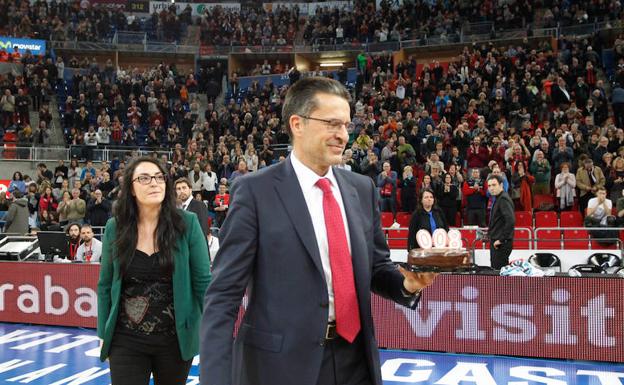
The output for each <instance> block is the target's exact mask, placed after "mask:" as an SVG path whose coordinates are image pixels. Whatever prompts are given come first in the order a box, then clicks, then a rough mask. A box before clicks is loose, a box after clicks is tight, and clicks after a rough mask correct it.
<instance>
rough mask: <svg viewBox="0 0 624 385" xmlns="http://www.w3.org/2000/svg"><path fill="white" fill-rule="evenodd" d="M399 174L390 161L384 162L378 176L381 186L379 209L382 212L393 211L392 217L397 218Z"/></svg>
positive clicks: (378, 185) (379, 185) (379, 186)
mask: <svg viewBox="0 0 624 385" xmlns="http://www.w3.org/2000/svg"><path fill="white" fill-rule="evenodd" d="M397 181H398V176H397V173H396V171H393V170H392V169H391V168H390V163H389V162H384V163H383V166H382V171H381V173H379V175H378V176H377V187H378V188H379V196H380V198H379V209H380V210H381V211H382V212H387V211H391V212H392V217H393V218H396V203H397V202H396V189H397Z"/></svg>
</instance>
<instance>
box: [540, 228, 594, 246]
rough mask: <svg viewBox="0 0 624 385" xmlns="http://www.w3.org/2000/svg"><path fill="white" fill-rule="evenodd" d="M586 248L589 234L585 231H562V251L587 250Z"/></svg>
mask: <svg viewBox="0 0 624 385" xmlns="http://www.w3.org/2000/svg"><path fill="white" fill-rule="evenodd" d="M540 233H541V232H540ZM588 247H589V232H587V230H563V248H564V249H582V250H587V248H588Z"/></svg>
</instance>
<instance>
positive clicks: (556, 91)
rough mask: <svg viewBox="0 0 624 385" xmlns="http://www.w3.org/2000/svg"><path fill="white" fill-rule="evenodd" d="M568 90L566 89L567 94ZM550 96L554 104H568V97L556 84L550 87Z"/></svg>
mask: <svg viewBox="0 0 624 385" xmlns="http://www.w3.org/2000/svg"><path fill="white" fill-rule="evenodd" d="M569 94H570V91H568V95H569ZM550 98H551V100H552V102H553V104H554V105H555V106H558V105H560V104H570V98H568V97H567V96H566V94H565V93H564V92H563V91H562V90H561V87H559V85H558V84H554V85H553V86H552V88H551V89H550Z"/></svg>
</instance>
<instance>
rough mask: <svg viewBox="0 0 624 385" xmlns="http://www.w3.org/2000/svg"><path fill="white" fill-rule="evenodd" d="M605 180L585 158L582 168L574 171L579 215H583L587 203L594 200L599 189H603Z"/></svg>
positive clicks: (599, 170) (589, 160)
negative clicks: (577, 190) (577, 191)
mask: <svg viewBox="0 0 624 385" xmlns="http://www.w3.org/2000/svg"><path fill="white" fill-rule="evenodd" d="M605 183H606V179H605V176H604V173H603V172H602V170H601V169H600V167H598V166H594V162H593V161H592V160H591V159H589V158H587V159H585V160H584V161H583V167H579V169H578V170H577V171H576V187H578V189H579V191H580V193H579V194H580V196H579V209H580V210H581V214H583V215H585V210H586V209H587V203H588V202H589V200H590V199H592V198H594V197H595V196H596V195H595V194H596V191H598V189H599V188H604V187H605Z"/></svg>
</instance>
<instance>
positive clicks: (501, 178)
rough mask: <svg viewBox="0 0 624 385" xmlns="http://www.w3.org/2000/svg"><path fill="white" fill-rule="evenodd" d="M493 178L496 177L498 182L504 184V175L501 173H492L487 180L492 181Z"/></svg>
mask: <svg viewBox="0 0 624 385" xmlns="http://www.w3.org/2000/svg"><path fill="white" fill-rule="evenodd" d="M492 179H496V181H497V182H498V184H499V185H501V186H502V185H503V177H501V176H500V175H494V174H490V175H489V176H488V178H487V181H488V182H489V181H491V180H492Z"/></svg>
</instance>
